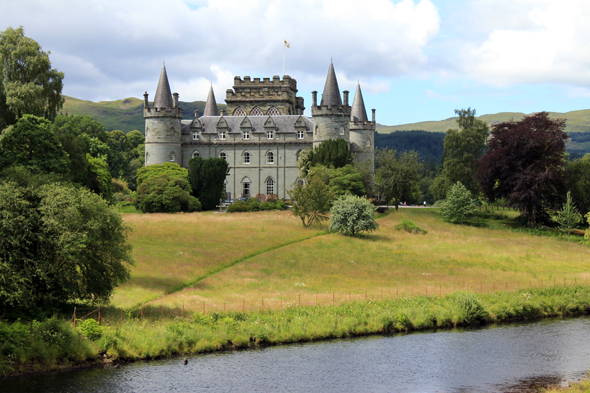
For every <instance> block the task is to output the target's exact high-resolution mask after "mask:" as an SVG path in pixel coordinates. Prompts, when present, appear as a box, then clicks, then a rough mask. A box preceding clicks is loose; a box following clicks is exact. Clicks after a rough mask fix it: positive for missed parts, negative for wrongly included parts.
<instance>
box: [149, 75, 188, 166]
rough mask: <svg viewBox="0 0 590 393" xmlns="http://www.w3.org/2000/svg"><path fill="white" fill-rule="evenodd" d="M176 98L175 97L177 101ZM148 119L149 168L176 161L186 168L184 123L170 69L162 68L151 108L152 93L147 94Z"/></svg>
mask: <svg viewBox="0 0 590 393" xmlns="http://www.w3.org/2000/svg"><path fill="white" fill-rule="evenodd" d="M173 96H174V98H173ZM143 117H144V119H145V165H146V166H148V165H153V164H162V163H164V162H175V163H177V164H179V165H182V147H181V120H182V109H180V108H179V107H178V93H174V94H170V84H169V83H168V75H167V74H166V66H165V65H162V72H161V73H160V80H159V81H158V88H157V89H156V95H155V97H154V104H153V105H152V107H151V108H150V107H149V105H148V93H147V92H145V93H144V95H143Z"/></svg>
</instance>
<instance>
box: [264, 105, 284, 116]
mask: <svg viewBox="0 0 590 393" xmlns="http://www.w3.org/2000/svg"><path fill="white" fill-rule="evenodd" d="M267 114H268V115H269V116H280V115H281V112H279V110H278V109H277V108H275V107H274V106H273V107H272V108H270V109H269V110H268V112H267Z"/></svg>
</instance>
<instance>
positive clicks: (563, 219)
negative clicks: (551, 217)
mask: <svg viewBox="0 0 590 393" xmlns="http://www.w3.org/2000/svg"><path fill="white" fill-rule="evenodd" d="M556 221H557V223H558V224H559V226H560V228H561V229H565V231H566V232H567V241H568V242H569V240H570V233H571V231H572V229H574V228H575V227H576V226H577V225H578V224H579V223H580V221H582V216H581V215H580V212H578V209H576V206H575V205H574V203H573V201H572V195H571V192H570V191H568V192H567V198H566V201H565V203H564V204H563V208H562V209H561V211H559V212H558V213H557V217H556Z"/></svg>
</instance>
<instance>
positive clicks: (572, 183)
mask: <svg viewBox="0 0 590 393" xmlns="http://www.w3.org/2000/svg"><path fill="white" fill-rule="evenodd" d="M567 171H568V178H569V187H570V189H571V192H572V199H573V201H574V202H575V204H576V206H577V207H578V209H580V213H581V214H582V215H585V214H586V213H588V212H590V154H586V155H584V156H583V157H581V158H579V159H577V160H574V161H571V162H568V166H567Z"/></svg>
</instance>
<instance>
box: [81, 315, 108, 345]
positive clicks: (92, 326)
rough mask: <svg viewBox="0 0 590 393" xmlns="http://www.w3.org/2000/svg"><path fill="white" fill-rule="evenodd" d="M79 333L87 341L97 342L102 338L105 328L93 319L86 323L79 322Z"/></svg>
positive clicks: (85, 321)
mask: <svg viewBox="0 0 590 393" xmlns="http://www.w3.org/2000/svg"><path fill="white" fill-rule="evenodd" d="M78 323H79V324H80V325H79V326H78V331H79V332H80V333H81V334H82V335H83V336H84V337H86V338H87V339H89V340H92V341H96V340H98V339H99V338H100V337H101V336H102V332H103V330H104V328H103V327H102V326H100V325H99V324H98V322H96V320H94V319H92V318H88V319H86V320H84V321H79V322H78Z"/></svg>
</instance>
